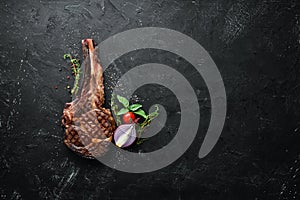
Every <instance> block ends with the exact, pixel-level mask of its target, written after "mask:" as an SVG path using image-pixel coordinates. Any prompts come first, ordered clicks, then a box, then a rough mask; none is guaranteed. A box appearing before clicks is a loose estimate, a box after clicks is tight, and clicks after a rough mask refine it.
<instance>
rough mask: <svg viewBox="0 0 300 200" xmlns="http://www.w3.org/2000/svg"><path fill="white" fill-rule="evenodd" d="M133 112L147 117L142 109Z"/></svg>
mask: <svg viewBox="0 0 300 200" xmlns="http://www.w3.org/2000/svg"><path fill="white" fill-rule="evenodd" d="M134 114H137V115H140V116H142V117H144V118H145V119H146V118H147V115H146V113H145V111H143V110H142V109H139V110H137V111H134Z"/></svg>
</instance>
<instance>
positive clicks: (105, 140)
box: [62, 39, 116, 158]
mask: <svg viewBox="0 0 300 200" xmlns="http://www.w3.org/2000/svg"><path fill="white" fill-rule="evenodd" d="M82 50H83V57H84V63H83V65H84V73H83V77H81V85H80V86H79V90H78V92H77V93H76V95H75V98H74V97H73V101H72V102H70V103H66V105H65V108H64V111H63V116H62V124H63V125H64V126H65V131H66V132H65V139H64V143H65V144H66V145H67V147H69V148H70V149H72V150H73V151H75V152H76V153H78V154H80V155H82V156H84V157H87V158H94V157H98V156H101V155H103V154H104V153H105V152H106V151H107V145H108V144H109V142H111V140H112V135H113V132H114V130H115V128H116V123H115V120H114V118H113V116H112V114H111V112H110V110H109V109H107V108H104V107H103V104H104V85H103V69H102V67H101V65H100V61H99V58H98V47H97V46H96V44H95V42H94V41H93V40H92V39H85V40H83V41H82Z"/></svg>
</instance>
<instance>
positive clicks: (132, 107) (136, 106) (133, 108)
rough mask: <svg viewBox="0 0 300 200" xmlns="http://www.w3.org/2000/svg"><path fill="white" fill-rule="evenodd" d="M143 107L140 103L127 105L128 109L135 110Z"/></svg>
mask: <svg viewBox="0 0 300 200" xmlns="http://www.w3.org/2000/svg"><path fill="white" fill-rule="evenodd" d="M141 107H143V106H142V105H141V104H132V105H130V106H129V107H128V109H129V110H130V111H137V110H138V109H139V108H141Z"/></svg>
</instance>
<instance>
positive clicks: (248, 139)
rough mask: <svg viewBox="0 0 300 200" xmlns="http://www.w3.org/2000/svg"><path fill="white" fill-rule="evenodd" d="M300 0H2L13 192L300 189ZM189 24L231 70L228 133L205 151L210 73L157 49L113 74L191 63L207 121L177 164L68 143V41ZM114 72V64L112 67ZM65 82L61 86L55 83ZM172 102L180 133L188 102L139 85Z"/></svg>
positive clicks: (75, 48)
mask: <svg viewBox="0 0 300 200" xmlns="http://www.w3.org/2000/svg"><path fill="white" fill-rule="evenodd" d="M299 7H300V5H299V3H298V2H297V1H294V0H291V1H280V0H278V1H256V0H255V1H247V0H239V1H222V0H213V1H208V0H207V1H200V0H195V1H178V0H165V1H163V0H151V1H149V0H148V1H146V0H142V1H138V0H98V1H97V0H90V1H71V0H69V1H68V0H61V1H53V0H52V1H46V0H41V1H38V0H33V1H29V0H23V1H20V0H19V1H16V0H9V1H8V0H3V1H1V2H0V16H1V17H0V23H1V31H0V36H1V42H0V87H1V90H0V108H1V112H0V113H1V114H0V133H1V135H0V138H1V140H0V163H1V165H0V166H1V171H0V198H2V199H100V198H101V199H138V198H139V199H154V198H156V199H293V198H294V199H297V198H298V199H299V192H300V191H299V189H298V188H299V187H300V186H299V183H297V182H299V176H300V175H299V168H300V165H299V163H300V151H299V139H300V137H299V134H300V121H299V119H300V114H299V113H300V112H299V111H300V99H299V92H300V80H299V79H300V78H299V73H300V72H299V55H300V50H299V45H300V16H299V13H300V12H299V11H300V9H299ZM146 26H159V27H165V28H170V29H174V30H177V31H180V32H182V33H185V34H187V35H189V36H190V37H192V38H194V39H195V40H196V41H198V42H199V43H200V44H201V45H203V46H204V47H205V48H206V50H207V51H208V52H209V53H210V54H211V56H212V58H213V59H214V61H215V62H216V64H217V66H218V67H219V70H220V72H221V74H222V76H223V79H224V83H225V86H226V91H227V96H228V113H227V120H226V123H225V127H224V130H223V133H222V136H221V139H220V140H219V142H218V143H217V145H216V146H215V148H214V149H213V151H212V152H211V153H210V154H209V155H208V156H207V157H205V158H204V159H202V160H199V159H197V153H198V151H199V148H200V144H201V141H202V139H203V137H204V134H205V131H206V129H207V126H208V122H209V121H208V120H209V114H210V102H209V97H208V95H207V89H206V87H205V84H204V82H203V80H202V79H201V77H200V75H199V74H197V73H196V72H195V71H194V70H193V69H192V67H191V66H190V65H189V64H188V63H187V62H186V61H185V60H184V59H182V58H180V57H178V56H176V55H173V54H170V53H167V52H161V51H157V50H142V51H138V52H132V53H129V54H127V55H125V56H123V57H122V58H120V59H118V60H117V61H116V62H115V63H114V65H113V66H111V68H110V69H111V70H110V71H108V72H107V74H106V76H107V83H106V84H107V86H109V85H110V84H112V82H113V80H114V79H117V78H118V76H120V75H121V74H122V73H124V72H126V70H128V69H130V68H131V67H133V66H135V65H138V64H142V63H147V62H159V63H163V64H167V65H169V66H172V67H174V68H175V69H177V70H178V71H180V72H181V73H182V74H184V75H185V76H186V77H187V78H188V79H189V80H190V82H191V84H192V86H193V87H194V89H195V91H196V93H197V95H198V98H199V104H200V107H201V122H200V129H199V132H198V135H197V138H196V140H195V141H194V143H193V145H192V146H191V147H190V148H189V150H188V151H187V152H186V153H185V154H184V155H183V156H182V157H181V158H180V159H178V160H177V161H176V162H175V163H173V164H172V165H170V166H168V167H166V168H164V169H162V170H159V171H156V172H152V173H147V174H127V173H122V172H118V171H115V170H112V169H110V168H108V167H106V166H104V165H102V164H101V163H99V162H97V161H90V160H86V159H83V158H80V157H79V156H77V155H75V154H74V153H73V152H71V151H70V150H68V149H67V148H66V147H65V146H64V145H63V135H64V131H63V129H62V128H61V124H60V117H61V114H62V109H63V106H64V103H65V102H67V101H70V100H71V98H70V95H69V93H68V92H67V90H65V87H66V86H67V85H72V81H68V80H67V79H66V76H67V75H70V69H69V68H68V65H67V64H66V62H65V61H64V60H63V58H62V57H63V54H64V53H72V54H75V55H78V56H79V57H80V56H81V55H82V54H81V52H80V48H81V45H80V41H81V39H83V38H87V37H92V38H93V39H95V41H98V42H101V41H103V40H104V39H106V38H108V37H109V36H111V35H113V34H116V33H118V32H121V31H123V30H128V29H131V28H136V27H146ZM110 76H113V77H111V78H110ZM56 85H57V86H58V89H55V86H56ZM137 95H138V96H140V97H141V98H143V99H144V100H145V102H144V103H145V105H147V103H148V104H149V103H150V102H151V101H160V102H163V104H165V105H166V108H167V111H168V114H169V115H170V117H169V118H168V122H167V123H168V124H167V126H166V127H165V128H164V129H163V131H162V132H161V133H160V134H159V136H158V138H157V139H156V140H152V141H151V140H149V141H148V142H145V143H144V144H143V145H142V146H139V147H136V150H139V148H140V149H143V150H145V151H146V150H153V149H155V148H159V147H161V146H163V145H164V144H167V142H168V141H169V140H170V138H172V134H174V132H175V131H176V128H177V124H178V122H179V121H178V120H179V119H180V113H179V112H178V111H179V110H178V102H177V100H176V98H175V97H174V96H172V93H171V92H170V91H168V90H167V89H166V88H159V87H154V86H153V87H149V88H148V89H147V90H143V89H142V88H141V89H140V90H139V91H137Z"/></svg>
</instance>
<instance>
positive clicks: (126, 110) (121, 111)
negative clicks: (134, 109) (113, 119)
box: [117, 108, 129, 115]
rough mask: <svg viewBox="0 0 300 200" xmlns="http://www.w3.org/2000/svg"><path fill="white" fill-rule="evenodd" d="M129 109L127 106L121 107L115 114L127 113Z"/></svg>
mask: <svg viewBox="0 0 300 200" xmlns="http://www.w3.org/2000/svg"><path fill="white" fill-rule="evenodd" d="M128 111H129V110H128V109H127V108H122V109H121V110H119V112H118V113H117V115H123V114H125V113H127V112H128Z"/></svg>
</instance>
